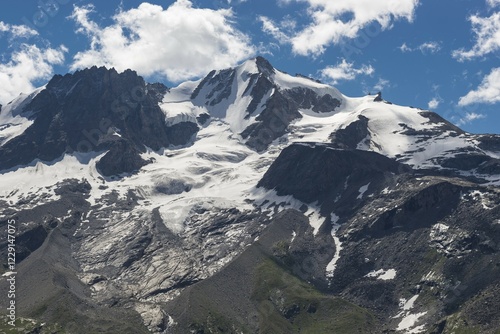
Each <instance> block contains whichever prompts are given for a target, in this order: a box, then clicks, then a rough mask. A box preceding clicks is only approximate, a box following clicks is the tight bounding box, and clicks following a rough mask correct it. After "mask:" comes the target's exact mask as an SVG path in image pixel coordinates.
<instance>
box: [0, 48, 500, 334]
mask: <svg viewBox="0 0 500 334" xmlns="http://www.w3.org/2000/svg"><path fill="white" fill-rule="evenodd" d="M499 158H500V137H499V136H498V135H476V134H470V133H467V132H465V131H462V130H461V129H459V128H458V127H456V126H454V125H453V124H451V123H450V122H448V121H446V120H445V119H443V118H442V117H440V116H439V115H437V114H435V113H433V112H432V111H428V110H421V109H417V108H411V107H405V106H398V105H394V104H392V103H390V102H388V101H385V100H384V99H382V96H381V94H378V95H376V96H375V95H368V96H363V97H357V98H352V97H348V96H345V95H343V94H342V93H341V92H339V91H338V90H337V89H336V88H334V87H331V86H329V85H326V84H322V83H320V82H317V81H315V80H312V79H309V78H306V77H303V76H291V75H289V74H287V73H284V72H282V71H279V70H278V69H275V68H273V66H272V65H271V64H270V63H269V62H268V61H267V60H266V59H264V58H262V57H257V58H254V59H250V60H248V61H246V62H244V63H243V64H241V65H239V66H237V67H235V68H229V69H223V70H214V71H212V72H210V73H209V74H208V75H207V76H206V77H204V78H202V79H200V80H198V81H189V82H185V83H182V84H180V85H179V86H177V87H174V88H167V87H165V86H164V85H162V84H158V83H156V84H149V83H146V82H145V81H144V80H143V79H142V78H141V77H140V76H138V75H137V73H136V72H134V71H131V70H128V71H125V72H123V73H118V72H116V71H115V70H114V69H106V68H97V67H93V68H90V69H85V70H82V71H78V72H75V73H73V74H67V75H64V76H55V77H54V78H53V79H52V80H50V82H49V83H47V85H45V86H43V87H41V88H39V89H37V90H36V91H34V92H32V93H31V94H29V95H21V96H19V97H18V98H17V99H15V100H14V101H12V102H11V103H10V104H8V105H6V106H3V107H2V108H1V109H0V182H1V184H2V189H0V205H1V207H2V208H4V209H3V210H2V212H0V225H2V226H6V225H7V223H8V222H9V221H12V220H14V221H16V222H17V226H18V234H17V236H16V242H17V244H16V251H17V254H16V260H17V268H16V270H17V272H18V274H17V284H18V286H17V292H16V298H17V301H18V309H17V311H18V315H19V317H22V318H27V319H31V320H32V321H31V322H25V325H23V326H25V328H24V327H23V329H24V330H25V331H26V332H39V333H45V332H47V333H49V332H58V333H59V332H61V333H63V332H71V333H89V332H105V333H147V332H154V333H187V332H192V333H337V332H338V333H383V332H396V333H420V332H422V333H424V332H427V333H451V332H453V331H475V332H484V333H495V330H496V329H497V328H500V313H499V312H498V308H499V306H500V304H499V299H498V298H496V297H497V295H498V291H499V287H500V281H499V277H500V258H499V252H500V221H499V217H500V196H499V195H500V190H499V185H500V160H499ZM6 238H7V237H6V236H5V235H0V244H3V245H7V239H6ZM6 251H7V247H1V250H0V253H1V254H2V257H3V258H4V259H7V254H6ZM6 268H7V267H6V266H5V265H4V272H5V271H7V270H6ZM0 290H2V291H0V293H7V290H8V286H7V285H6V284H4V283H2V284H1V285H0ZM3 306H5V307H6V305H3V304H2V307H3ZM26 324H27V325H26Z"/></svg>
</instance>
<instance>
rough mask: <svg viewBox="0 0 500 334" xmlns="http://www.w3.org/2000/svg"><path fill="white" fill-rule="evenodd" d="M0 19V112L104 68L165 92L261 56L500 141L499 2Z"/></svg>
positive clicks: (62, 7) (183, 7) (232, 3)
mask: <svg viewBox="0 0 500 334" xmlns="http://www.w3.org/2000/svg"><path fill="white" fill-rule="evenodd" d="M0 6H1V10H0V103H2V104H5V103H7V102H8V101H10V100H11V99H12V98H13V97H15V96H17V95H18V94H19V93H21V92H29V91H30V90H31V89H33V88H34V87H37V86H40V85H43V84H44V83H46V82H47V81H48V80H49V79H50V78H51V76H52V75H54V74H56V73H59V74H64V73H66V72H72V71H75V70H76V69H79V68H83V67H87V66H91V65H94V64H95V65H105V66H108V67H115V68H117V69H118V70H124V69H126V68H132V69H135V70H137V71H138V72H139V74H141V75H143V76H144V77H145V78H146V80H147V81H150V82H152V81H162V82H164V83H166V84H167V85H168V86H174V85H176V84H177V83H179V82H181V81H184V80H188V79H197V78H199V77H202V76H204V75H205V74H206V73H208V72H209V71H210V70H211V69H219V68H226V67H229V66H234V65H236V64H238V63H240V62H242V61H244V60H245V59H247V58H250V57H253V56H255V55H263V56H264V57H266V58H268V59H269V60H270V62H271V63H272V64H273V65H274V66H275V67H276V68H278V69H280V70H283V71H286V72H289V73H291V74H295V73H301V74H304V75H308V76H311V77H314V78H317V79H320V80H321V81H323V82H325V83H330V84H332V85H334V86H336V87H337V88H339V89H340V90H341V91H342V92H343V93H344V94H346V95H348V96H361V95H365V94H366V93H375V92H377V91H382V93H383V97H384V98H385V99H386V100H389V101H392V102H394V103H397V104H401V105H411V106H415V107H420V108H423V109H431V110H433V111H436V112H438V113H439V114H441V115H442V116H444V117H445V118H447V119H448V120H450V121H452V122H454V123H455V124H457V125H459V126H460V127H462V128H463V129H465V130H467V131H470V132H474V133H484V132H488V133H500V0H439V1H436V0H398V1H387V0H335V1H334V0H246V1H243V0H204V1H202V0H192V1H189V0H177V1H166V0H164V1H160V0H150V1H148V2H143V1H137V0H122V1H114V0H108V1H99V2H98V1H89V0H77V1H70V0H26V1H22V2H21V1H16V2H14V1H9V4H8V5H7V4H4V3H2V4H1V5H0Z"/></svg>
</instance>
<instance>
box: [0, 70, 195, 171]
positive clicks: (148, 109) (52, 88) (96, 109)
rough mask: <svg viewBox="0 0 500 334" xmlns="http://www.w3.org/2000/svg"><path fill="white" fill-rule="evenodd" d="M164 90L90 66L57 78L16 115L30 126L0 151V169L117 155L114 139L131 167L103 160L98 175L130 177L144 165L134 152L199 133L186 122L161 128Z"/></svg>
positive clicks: (175, 142) (128, 75)
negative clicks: (73, 156) (76, 155)
mask: <svg viewBox="0 0 500 334" xmlns="http://www.w3.org/2000/svg"><path fill="white" fill-rule="evenodd" d="M166 91H167V88H166V87H165V86H163V85H161V84H154V85H147V84H146V83H145V82H144V80H143V78H141V77H140V76H138V75H137V73H136V72H134V71H131V70H127V71H125V72H123V73H118V72H116V71H115V70H114V69H110V70H108V69H106V68H104V67H101V68H97V67H93V68H91V69H86V70H82V71H77V72H75V73H74V74H67V75H65V76H61V75H56V76H55V77H54V78H53V79H52V80H50V82H49V83H48V84H47V86H46V88H45V89H43V90H42V91H41V92H40V93H39V94H38V95H37V96H36V97H35V98H34V99H33V100H32V101H31V102H30V103H29V104H28V105H26V106H24V108H23V110H22V111H21V114H26V115H29V117H30V118H32V119H33V120H34V122H33V124H32V125H31V126H30V127H29V128H28V129H27V130H26V131H25V132H24V133H23V134H21V135H20V136H18V137H16V138H14V139H13V140H11V141H9V142H8V143H7V144H5V145H3V146H2V147H1V148H0V169H8V168H13V167H16V166H18V165H26V164H29V163H31V162H32V161H33V160H35V159H40V160H42V161H52V160H54V159H57V158H59V157H60V156H61V155H62V154H64V153H72V152H85V153H87V152H92V151H95V152H99V151H105V150H110V149H111V150H116V148H114V147H116V145H117V144H116V143H114V141H113V140H112V139H113V137H115V139H118V138H119V139H120V141H121V142H122V144H121V145H122V146H121V147H122V148H127V149H126V150H125V151H127V152H128V153H127V154H128V156H127V159H130V160H131V161H132V162H131V164H130V166H126V165H124V164H123V163H120V162H117V163H115V164H114V167H111V166H109V167H104V165H105V164H109V163H110V162H111V160H112V159H109V157H110V156H109V155H108V158H106V159H105V160H104V161H102V162H101V170H106V172H105V174H106V175H109V173H113V174H117V173H118V174H119V173H127V172H132V171H134V170H136V169H138V168H140V167H141V166H142V165H144V163H145V162H144V161H143V160H142V159H141V158H140V156H139V153H141V152H145V150H146V148H147V147H148V148H151V149H153V150H159V149H160V148H162V147H168V146H169V145H176V146H177V145H185V144H187V143H188V142H189V140H190V139H191V138H192V136H193V135H194V134H195V133H196V132H197V130H198V127H197V125H196V124H193V123H189V122H184V123H180V124H176V125H175V126H174V127H168V126H166V124H165V115H164V113H163V112H162V111H161V109H160V108H159V106H158V103H159V102H160V101H161V99H162V97H163V95H164V94H165V92H166ZM125 142H126V143H127V144H124V143H125ZM129 148H130V149H129ZM110 155H113V153H110ZM114 158H116V153H115V156H114ZM122 160H123V159H122ZM133 161H135V162H133ZM120 165H121V166H122V167H123V169H122V168H119V166H120ZM117 167H118V168H117Z"/></svg>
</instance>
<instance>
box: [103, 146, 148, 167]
mask: <svg viewBox="0 0 500 334" xmlns="http://www.w3.org/2000/svg"><path fill="white" fill-rule="evenodd" d="M139 154H140V152H139V151H138V150H137V149H136V148H135V147H133V146H131V145H130V143H128V142H127V141H124V140H118V141H116V142H114V143H113V145H112V146H111V147H110V149H109V151H108V153H106V154H105V155H104V156H103V157H102V158H101V159H100V160H99V161H98V162H97V164H96V167H97V169H98V170H99V172H100V173H101V174H102V175H104V176H112V175H118V174H122V173H133V172H136V171H137V170H139V169H140V168H141V167H143V166H145V165H146V164H147V163H148V162H147V161H146V160H144V159H142V158H141V157H140V155H139Z"/></svg>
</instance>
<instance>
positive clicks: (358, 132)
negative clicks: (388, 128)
mask: <svg viewBox="0 0 500 334" xmlns="http://www.w3.org/2000/svg"><path fill="white" fill-rule="evenodd" d="M368 135H369V132H368V118H366V117H365V116H359V117H358V120H357V121H354V122H352V123H351V124H349V125H348V126H347V127H346V128H345V129H339V130H337V131H336V132H334V133H332V134H331V135H330V140H331V142H332V145H333V147H335V148H341V149H351V150H354V149H356V148H357V147H358V144H359V143H361V141H363V140H364V139H365V138H367V136H368Z"/></svg>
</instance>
